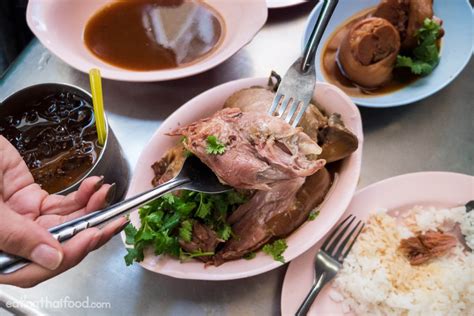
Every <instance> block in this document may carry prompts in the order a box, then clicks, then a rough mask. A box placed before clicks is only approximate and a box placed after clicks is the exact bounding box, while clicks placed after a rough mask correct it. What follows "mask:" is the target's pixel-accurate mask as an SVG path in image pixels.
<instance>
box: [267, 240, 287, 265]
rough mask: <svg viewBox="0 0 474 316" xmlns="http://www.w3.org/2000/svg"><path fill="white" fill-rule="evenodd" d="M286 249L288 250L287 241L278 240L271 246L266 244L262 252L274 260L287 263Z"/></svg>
mask: <svg viewBox="0 0 474 316" xmlns="http://www.w3.org/2000/svg"><path fill="white" fill-rule="evenodd" d="M286 248H288V246H287V244H286V241H285V240H284V239H278V240H275V241H274V242H273V243H271V244H266V245H265V246H263V248H262V250H263V252H264V253H266V254H267V255H270V256H272V257H273V259H274V260H276V261H280V262H282V263H285V258H284V257H283V253H284V252H285V250H286Z"/></svg>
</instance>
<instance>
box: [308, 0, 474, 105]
mask: <svg viewBox="0 0 474 316" xmlns="http://www.w3.org/2000/svg"><path fill="white" fill-rule="evenodd" d="M378 3H380V0H357V1H354V0H340V1H339V3H338V5H337V7H336V10H335V11H334V14H333V16H332V18H331V21H330V22H329V24H328V26H327V29H326V31H325V32H324V35H323V37H322V39H321V46H320V49H318V50H317V52H316V76H317V78H318V80H320V81H327V80H326V78H324V76H323V73H322V70H321V53H322V47H323V45H324V44H325V43H326V41H327V39H328V38H329V37H330V35H331V34H332V33H333V31H334V30H335V29H336V28H337V27H338V26H340V25H341V24H343V23H344V22H345V21H346V20H347V19H348V18H350V17H351V16H353V15H354V14H356V13H358V12H360V11H363V10H365V9H368V8H370V7H373V6H376V5H377V4H378ZM320 11H321V2H320V3H318V5H316V7H315V8H314V9H313V12H311V15H310V17H309V19H308V23H307V27H306V31H305V34H304V40H303V44H304V43H306V41H307V40H308V38H309V35H310V33H311V30H312V29H313V26H314V24H315V23H316V18H317V17H318V16H319V12H320ZM434 12H435V15H436V16H438V17H440V18H441V19H442V20H443V28H444V30H445V31H446V34H445V35H444V37H443V41H442V46H441V60H440V63H439V65H438V66H437V67H436V68H435V70H434V71H433V72H432V73H431V74H429V75H428V76H426V77H423V78H420V79H418V80H416V81H415V82H414V83H412V84H410V85H408V86H407V87H405V88H402V89H400V90H396V91H394V92H391V93H387V94H383V95H378V96H377V95H376V96H367V97H363V98H360V97H351V98H352V101H354V103H356V104H358V105H363V106H368V107H375V108H383V107H392V106H399V105H406V104H409V103H413V102H416V101H419V100H422V99H424V98H427V97H429V96H430V95H432V94H434V93H436V92H438V91H439V90H441V89H443V88H444V87H445V86H447V85H448V84H449V83H450V82H451V81H453V80H454V79H455V78H456V77H457V76H458V75H459V73H460V72H461V71H462V70H463V69H464V67H465V66H466V65H467V63H468V62H469V60H470V59H471V56H472V53H473V40H474V22H473V11H472V7H471V5H470V4H469V2H468V1H467V0H449V1H446V0H434Z"/></svg>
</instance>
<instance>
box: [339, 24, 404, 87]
mask: <svg viewBox="0 0 474 316" xmlns="http://www.w3.org/2000/svg"><path fill="white" fill-rule="evenodd" d="M399 51H400V35H399V33H398V31H397V29H396V28H395V27H394V26H393V25H392V24H391V23H390V22H389V21H387V20H385V19H382V18H376V17H372V18H366V19H363V20H361V21H359V22H357V23H355V24H354V26H353V27H352V28H351V29H350V31H349V32H347V34H346V36H345V37H344V39H343V40H342V43H341V45H340V46H339V49H338V51H337V62H338V66H339V68H340V69H341V71H342V73H343V74H344V75H345V76H346V77H347V78H349V79H350V80H351V81H353V82H354V83H355V84H357V85H359V86H361V87H364V88H369V89H370V88H377V87H380V86H382V85H384V84H385V83H387V82H388V81H390V79H391V78H392V70H393V68H394V67H395V62H396V59H397V55H398V52H399Z"/></svg>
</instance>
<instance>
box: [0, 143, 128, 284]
mask: <svg viewBox="0 0 474 316" xmlns="http://www.w3.org/2000/svg"><path fill="white" fill-rule="evenodd" d="M114 195H115V186H114V185H109V184H103V178H101V177H90V178H87V179H85V180H84V181H83V182H82V184H81V186H80V187H79V189H78V190H77V191H76V192H73V193H70V194H68V195H67V196H61V195H54V194H51V195H50V194H48V193H47V192H46V191H44V190H42V189H41V187H40V186H39V185H38V184H36V183H35V182H34V179H33V176H32V175H31V173H30V171H29V170H28V167H27V166H26V164H25V163H24V161H23V159H22V158H21V156H20V154H19V153H18V152H17V151H16V149H15V148H14V147H13V146H12V145H11V144H10V143H9V142H8V141H7V140H6V139H5V138H4V137H2V136H0V250H2V251H4V252H7V253H10V254H14V255H18V256H21V257H23V258H27V259H29V260H31V261H32V262H33V263H32V264H30V265H28V266H27V267H25V268H23V269H21V270H19V271H16V272H14V273H11V274H5V275H0V284H2V283H3V284H12V285H16V286H20V287H32V286H35V285H36V284H38V283H40V282H42V281H45V280H47V279H50V278H52V277H54V276H56V275H58V274H60V273H62V272H64V271H66V270H68V269H70V268H72V267H74V266H75V265H77V264H78V263H79V262H80V261H81V260H82V259H84V257H85V256H86V255H87V254H88V253H89V252H91V251H93V250H95V249H97V248H99V247H101V246H102V245H103V244H105V243H106V242H107V241H108V240H109V239H110V238H112V237H113V236H114V235H115V234H116V233H118V232H119V231H121V229H122V228H123V227H124V225H126V223H127V219H125V218H120V219H118V220H116V221H114V222H112V223H110V224H108V225H106V226H105V227H103V228H102V229H98V228H89V229H86V230H84V231H82V232H80V233H79V234H78V235H77V236H75V237H74V238H72V239H70V240H69V241H67V242H66V243H64V244H60V243H59V242H58V241H57V240H56V239H54V238H53V237H52V235H51V234H50V233H49V232H48V231H47V228H49V227H52V226H56V225H59V224H62V223H64V222H66V221H69V220H72V219H74V218H77V217H79V216H82V215H85V214H87V213H90V212H92V211H95V210H97V209H100V208H104V207H105V206H107V205H108V204H109V203H110V201H111V200H112V199H113V198H114Z"/></svg>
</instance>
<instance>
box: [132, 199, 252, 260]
mask: <svg viewBox="0 0 474 316" xmlns="http://www.w3.org/2000/svg"><path fill="white" fill-rule="evenodd" d="M246 200H247V199H246V197H245V196H244V195H242V194H240V193H238V192H236V191H230V192H226V193H222V194H205V193H197V192H191V191H185V190H183V191H180V193H179V194H177V195H173V194H165V195H163V196H161V197H160V198H158V199H156V200H154V201H152V202H150V203H147V204H145V205H143V206H142V207H140V209H139V215H140V222H141V226H140V228H139V229H136V228H135V227H134V226H133V225H132V224H129V225H128V226H127V227H126V228H125V235H126V243H127V244H128V245H133V248H127V255H126V256H125V263H126V264H127V265H130V264H132V263H133V261H142V260H143V257H144V249H145V248H152V249H154V251H155V254H156V255H161V254H168V255H171V256H174V257H177V258H180V259H181V260H184V259H190V258H195V257H201V256H211V255H214V253H211V252H201V251H198V252H195V253H188V252H186V251H184V249H182V248H181V245H180V241H182V242H190V241H191V240H192V234H193V223H194V222H195V221H198V222H200V223H202V224H204V225H206V226H207V227H209V228H210V229H212V230H214V231H215V232H216V233H217V235H218V237H219V239H220V240H222V241H226V240H228V239H229V238H230V237H231V236H232V229H231V227H230V226H229V225H228V224H227V222H226V219H227V217H228V215H229V214H230V213H231V212H233V211H234V210H235V209H236V208H237V207H238V206H239V205H240V204H243V203H245V202H246Z"/></svg>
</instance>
